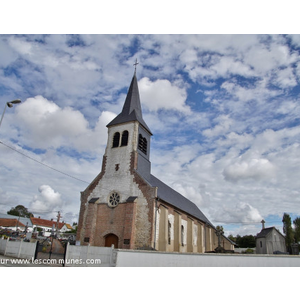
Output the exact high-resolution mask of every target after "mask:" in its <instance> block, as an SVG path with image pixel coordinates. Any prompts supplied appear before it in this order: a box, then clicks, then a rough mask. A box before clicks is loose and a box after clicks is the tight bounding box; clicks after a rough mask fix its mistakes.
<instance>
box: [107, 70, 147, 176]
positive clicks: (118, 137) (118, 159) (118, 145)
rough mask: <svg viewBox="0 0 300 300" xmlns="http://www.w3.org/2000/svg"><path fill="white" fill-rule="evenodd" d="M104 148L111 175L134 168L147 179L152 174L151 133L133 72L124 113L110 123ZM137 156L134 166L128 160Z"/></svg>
mask: <svg viewBox="0 0 300 300" xmlns="http://www.w3.org/2000/svg"><path fill="white" fill-rule="evenodd" d="M107 128H108V140H107V146H106V151H105V156H106V157H107V162H106V167H107V170H106V171H108V172H110V173H111V174H112V175H113V174H116V173H115V172H118V171H119V173H124V172H125V173H126V172H128V171H129V169H130V167H133V168H134V169H135V170H136V171H137V172H138V173H139V174H140V175H142V176H143V177H144V178H145V179H149V176H150V168H151V167H150V165H151V164H150V139H151V136H152V133H151V131H150V129H149V127H148V126H147V124H146V122H145V121H144V119H143V116H142V109H141V102H140V95H139V90H138V84H137V78H136V74H135V73H134V75H133V78H132V81H131V84H130V87H129V90H128V93H127V97H126V100H125V103H124V106H123V109H122V112H121V113H120V114H119V115H118V116H117V117H115V118H114V119H113V120H112V121H111V122H110V123H109V124H108V125H107ZM132 155H134V156H135V161H134V163H133V166H129V165H128V163H129V162H130V160H131V159H132V157H131V156H132Z"/></svg>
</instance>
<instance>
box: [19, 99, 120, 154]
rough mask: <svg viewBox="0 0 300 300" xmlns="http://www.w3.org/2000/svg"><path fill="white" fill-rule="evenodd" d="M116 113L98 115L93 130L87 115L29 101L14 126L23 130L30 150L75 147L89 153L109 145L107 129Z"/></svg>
mask: <svg viewBox="0 0 300 300" xmlns="http://www.w3.org/2000/svg"><path fill="white" fill-rule="evenodd" d="M114 116H115V114H114V113H111V112H108V111H104V112H102V113H100V112H99V118H98V121H97V123H96V126H95V128H94V129H92V128H90V127H89V123H88V121H87V120H86V119H85V117H84V115H83V114H82V113H81V112H80V111H78V110H74V109H73V108H71V107H64V108H61V107H59V106H58V105H57V104H56V103H54V102H53V101H49V100H47V99H46V98H44V97H42V96H36V97H34V98H28V99H27V100H26V101H24V102H23V103H22V104H19V106H18V107H16V114H15V123H18V125H19V126H20V128H21V133H22V138H21V140H23V142H24V143H25V144H26V145H30V147H31V148H41V149H47V148H49V147H50V148H54V149H57V148H59V147H68V148H70V147H75V148H76V149H77V150H79V151H89V150H92V151H93V149H95V148H97V147H100V145H103V144H104V142H106V138H107V129H106V127H105V126H106V125H107V124H108V123H109V122H110V121H111V119H112V118H113V117H114Z"/></svg>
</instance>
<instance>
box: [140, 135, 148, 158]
mask: <svg viewBox="0 0 300 300" xmlns="http://www.w3.org/2000/svg"><path fill="white" fill-rule="evenodd" d="M147 144H148V142H147V139H146V138H144V137H143V136H142V135H141V134H139V144H138V148H139V150H141V151H142V152H143V153H145V154H147Z"/></svg>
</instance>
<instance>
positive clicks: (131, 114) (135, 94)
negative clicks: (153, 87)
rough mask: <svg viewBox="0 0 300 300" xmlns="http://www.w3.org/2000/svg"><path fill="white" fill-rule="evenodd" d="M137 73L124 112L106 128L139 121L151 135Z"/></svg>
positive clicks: (132, 81)
mask: <svg viewBox="0 0 300 300" xmlns="http://www.w3.org/2000/svg"><path fill="white" fill-rule="evenodd" d="M135 73H136V72H134V75H133V78H132V80H131V84H130V87H129V90H128V93H127V97H126V100H125V103H124V106H123V109H122V112H121V113H120V114H119V115H118V116H116V117H115V118H114V119H113V120H112V121H111V122H110V123H109V124H107V125H106V127H109V126H112V125H117V124H121V123H127V122H130V121H138V122H139V123H140V124H141V125H142V126H143V127H144V128H145V129H146V130H147V131H148V132H149V133H150V134H151V135H152V133H151V131H150V129H149V128H148V126H147V124H146V122H145V121H144V119H143V115H142V108H141V101H140V94H139V89H138V84H137V78H136V74H135Z"/></svg>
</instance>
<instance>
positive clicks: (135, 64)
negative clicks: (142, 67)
mask: <svg viewBox="0 0 300 300" xmlns="http://www.w3.org/2000/svg"><path fill="white" fill-rule="evenodd" d="M138 64H139V63H138V61H137V58H136V59H135V63H134V64H133V65H134V75H135V74H136V66H137V65H138Z"/></svg>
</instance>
